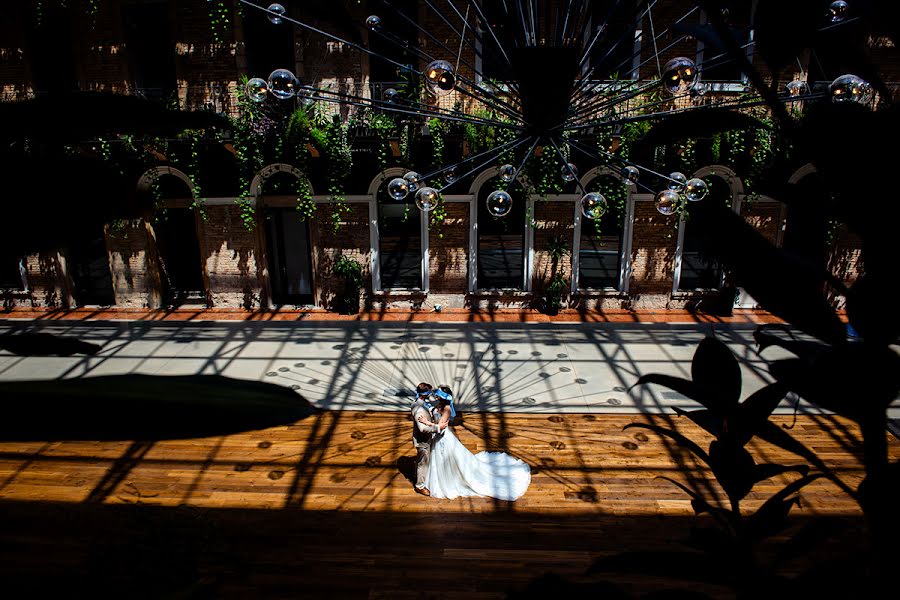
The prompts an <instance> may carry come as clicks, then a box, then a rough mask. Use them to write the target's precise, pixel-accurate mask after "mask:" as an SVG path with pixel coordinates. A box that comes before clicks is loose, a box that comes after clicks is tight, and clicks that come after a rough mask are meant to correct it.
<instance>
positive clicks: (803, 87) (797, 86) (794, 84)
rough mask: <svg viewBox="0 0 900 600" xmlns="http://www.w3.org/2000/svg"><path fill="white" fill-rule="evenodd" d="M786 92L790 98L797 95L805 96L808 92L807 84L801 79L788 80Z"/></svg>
mask: <svg viewBox="0 0 900 600" xmlns="http://www.w3.org/2000/svg"><path fill="white" fill-rule="evenodd" d="M786 87H787V93H788V95H789V96H790V97H791V98H796V97H797V96H805V95H806V94H808V93H809V84H808V83H806V82H805V81H803V80H801V79H795V80H793V81H789V82H788V84H787V86H786Z"/></svg>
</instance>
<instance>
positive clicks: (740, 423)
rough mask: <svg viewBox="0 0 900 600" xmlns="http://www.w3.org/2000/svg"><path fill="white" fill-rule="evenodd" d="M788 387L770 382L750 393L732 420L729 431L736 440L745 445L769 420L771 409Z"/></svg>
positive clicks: (776, 404)
mask: <svg viewBox="0 0 900 600" xmlns="http://www.w3.org/2000/svg"><path fill="white" fill-rule="evenodd" d="M787 393H788V387H787V386H786V385H785V384H783V383H778V382H776V383H772V384H769V385H767V386H765V387H764V388H761V389H759V390H757V391H756V392H754V393H753V394H751V395H750V396H749V397H748V398H747V399H746V400H744V401H743V402H742V403H741V405H740V407H739V408H738V412H737V415H736V417H735V419H734V420H733V421H732V423H731V425H732V431H731V433H732V434H733V435H734V436H735V438H736V442H737V443H738V444H740V445H741V446H745V445H746V444H747V442H749V441H750V439H751V438H753V436H754V435H756V432H757V431H758V430H759V429H761V428H762V427H763V425H764V424H765V423H767V422H768V421H769V416H770V415H771V414H772V411H774V410H775V408H776V407H777V406H778V404H779V403H780V402H781V400H782V399H783V398H784V397H785V395H787Z"/></svg>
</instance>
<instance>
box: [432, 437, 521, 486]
mask: <svg viewBox="0 0 900 600" xmlns="http://www.w3.org/2000/svg"><path fill="white" fill-rule="evenodd" d="M530 483H531V467H529V466H528V465H527V464H526V463H524V462H522V461H521V460H519V459H518V458H514V457H512V456H510V455H509V454H506V453H504V452H479V453H478V454H472V453H471V452H469V450H468V449H466V447H465V446H463V444H462V442H460V441H459V438H457V437H456V435H454V433H453V431H452V430H451V429H450V428H449V427H448V428H447V429H445V430H444V433H443V434H442V435H441V436H440V437H439V438H438V439H437V440H436V441H435V444H434V448H433V449H432V451H431V460H430V462H429V465H428V475H427V476H426V478H425V486H426V487H427V488H428V489H429V490H430V491H431V495H432V497H435V498H456V497H458V496H490V497H492V498H498V499H500V500H516V499H517V498H520V497H521V496H522V494H524V493H525V490H527V489H528V485H529V484H530Z"/></svg>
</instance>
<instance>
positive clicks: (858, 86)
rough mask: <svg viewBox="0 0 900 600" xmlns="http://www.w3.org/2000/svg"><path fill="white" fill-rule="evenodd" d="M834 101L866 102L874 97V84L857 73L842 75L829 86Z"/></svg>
mask: <svg viewBox="0 0 900 600" xmlns="http://www.w3.org/2000/svg"><path fill="white" fill-rule="evenodd" d="M828 90H829V91H830V92H831V101H832V102H838V103H840V102H856V103H859V104H866V103H868V102H869V101H871V99H872V86H871V85H869V84H868V82H866V81H864V80H863V79H861V78H860V77H857V76H856V75H849V74H848V75H841V76H840V77H838V78H837V79H835V80H834V81H833V82H831V86H829V88H828Z"/></svg>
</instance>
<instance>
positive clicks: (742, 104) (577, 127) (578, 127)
mask: <svg viewBox="0 0 900 600" xmlns="http://www.w3.org/2000/svg"><path fill="white" fill-rule="evenodd" d="M766 102H767V101H766V100H755V101H752V102H735V103H730V102H721V103H718V104H715V105H713V106H716V107H724V108H751V107H753V106H760V105H762V104H766ZM708 106H709V105H706V104H705V105H702V106H699V107H685V108H679V109H676V110H670V111H666V112H659V113H654V114H650V115H637V116H635V117H627V118H623V119H611V120H609V121H604V122H603V123H602V124H603V125H617V124H619V123H637V122H640V121H647V120H648V119H656V118H659V117H663V116H666V115H674V114H678V113H682V112H689V111H695V110H700V109H701V108H706V107H708ZM596 126H597V124H596V123H588V124H585V125H572V126H569V127H563V128H562V130H563V131H580V130H582V129H590V128H591V127H596Z"/></svg>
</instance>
